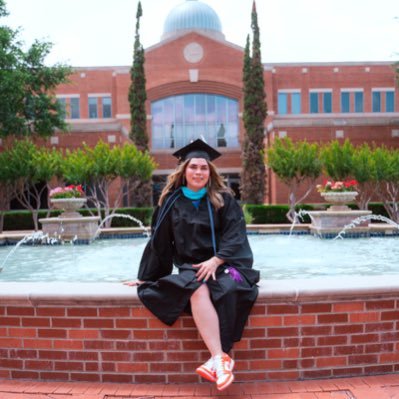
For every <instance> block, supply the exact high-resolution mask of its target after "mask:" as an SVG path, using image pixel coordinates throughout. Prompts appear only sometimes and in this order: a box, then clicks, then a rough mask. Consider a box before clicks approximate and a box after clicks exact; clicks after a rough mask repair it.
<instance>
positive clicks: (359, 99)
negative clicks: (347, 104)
mask: <svg viewBox="0 0 399 399" xmlns="http://www.w3.org/2000/svg"><path fill="white" fill-rule="evenodd" d="M355 112H363V92H362V91H356V92H355Z"/></svg>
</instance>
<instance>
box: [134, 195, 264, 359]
mask: <svg viewBox="0 0 399 399" xmlns="http://www.w3.org/2000/svg"><path fill="white" fill-rule="evenodd" d="M175 194H178V195H179V198H178V199H177V200H176V202H174V204H173V206H172V208H171V209H170V210H169V211H168V212H167V214H166V216H165V218H164V219H163V221H162V222H161V223H160V225H159V227H158V228H157V230H156V231H154V226H155V224H156V221H157V218H158V216H159V215H160V214H162V213H163V211H164V209H162V208H161V209H159V208H157V209H156V210H155V212H154V216H153V222H152V227H153V236H152V238H151V240H150V241H149V242H148V243H147V245H146V248H145V250H144V253H143V256H142V259H141V262H140V268H139V272H138V279H140V280H143V281H146V282H145V283H143V284H141V285H140V286H139V287H138V295H139V298H140V299H141V301H142V302H143V304H144V305H145V306H146V307H147V308H148V309H149V310H150V311H151V312H152V313H153V314H154V315H155V316H156V317H158V318H159V319H160V320H161V321H163V322H164V323H165V324H167V325H172V324H173V323H174V322H175V321H176V319H177V318H178V317H179V316H180V314H181V313H182V312H184V311H186V312H189V313H190V312H191V310H190V297H191V295H192V293H193V292H194V291H195V290H196V289H197V288H199V287H200V285H201V284H203V283H202V282H199V281H197V280H196V277H195V274H196V272H197V270H195V269H193V268H192V264H197V263H200V262H203V261H205V260H208V259H209V258H211V257H212V256H214V250H213V245H212V233H211V227H210V218H209V211H208V205H207V199H206V197H203V198H202V199H201V201H200V203H199V206H198V208H196V207H195V206H194V204H193V203H192V201H191V200H190V199H188V198H186V197H184V196H183V194H182V193H180V194H179V193H177V192H175ZM223 198H224V202H225V204H224V206H223V207H222V208H221V209H219V210H218V211H215V210H214V208H213V207H212V214H213V219H214V225H215V238H216V248H217V251H216V256H217V257H219V258H220V259H223V260H224V261H225V264H223V265H221V266H219V268H218V269H217V273H216V280H213V279H212V278H211V279H209V280H208V281H207V283H206V284H207V285H208V287H209V291H210V294H211V300H212V302H213V304H214V306H215V309H216V312H217V314H218V316H219V324H220V335H221V342H222V347H223V350H224V351H225V352H229V351H230V349H231V348H232V346H233V343H234V342H236V341H239V340H240V339H241V336H242V332H243V329H244V325H245V323H246V321H247V318H248V315H249V312H250V311H251V308H252V306H253V304H254V302H255V300H256V298H257V295H258V288H257V286H256V283H257V282H258V281H259V272H258V271H257V270H254V269H252V263H253V256H252V251H251V248H250V246H249V243H248V239H247V235H246V227H245V220H244V216H243V213H242V210H241V208H240V206H239V205H238V203H237V202H236V200H235V199H234V198H233V197H232V196H231V195H230V194H227V193H226V194H223ZM165 203H166V201H165ZM165 203H164V204H165ZM164 207H165V205H164ZM173 264H174V265H175V266H176V267H177V268H178V274H171V273H172V269H173ZM229 266H233V267H234V268H235V269H236V270H238V271H239V273H240V274H241V277H242V279H241V280H242V281H240V282H238V281H236V280H235V279H233V278H232V275H231V274H230V273H227V267H229Z"/></svg>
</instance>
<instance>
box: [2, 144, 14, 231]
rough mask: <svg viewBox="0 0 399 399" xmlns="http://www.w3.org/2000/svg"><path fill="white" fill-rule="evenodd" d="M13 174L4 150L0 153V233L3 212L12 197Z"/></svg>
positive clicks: (8, 207)
mask: <svg viewBox="0 0 399 399" xmlns="http://www.w3.org/2000/svg"><path fill="white" fill-rule="evenodd" d="M13 188H14V175H13V171H12V170H11V168H10V163H9V161H8V154H7V152H6V151H3V152H1V153H0V233H2V232H3V226H4V214H5V212H6V211H8V210H9V209H10V202H11V200H12V199H13V192H14V190H13Z"/></svg>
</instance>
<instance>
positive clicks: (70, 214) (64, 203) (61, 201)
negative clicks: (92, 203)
mask: <svg viewBox="0 0 399 399" xmlns="http://www.w3.org/2000/svg"><path fill="white" fill-rule="evenodd" d="M86 202H87V198H52V199H50V203H51V204H52V205H53V207H54V208H56V209H62V210H63V212H62V213H61V215H60V218H81V217H82V215H81V214H80V213H79V212H77V210H78V209H80V208H82V207H83V206H84V204H85V203H86Z"/></svg>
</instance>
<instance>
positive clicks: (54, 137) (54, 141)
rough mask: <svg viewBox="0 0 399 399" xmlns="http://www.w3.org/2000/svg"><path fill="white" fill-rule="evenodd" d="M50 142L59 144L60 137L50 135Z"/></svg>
mask: <svg viewBox="0 0 399 399" xmlns="http://www.w3.org/2000/svg"><path fill="white" fill-rule="evenodd" d="M50 144H51V145H58V144H60V139H59V137H58V136H52V137H50Z"/></svg>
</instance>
